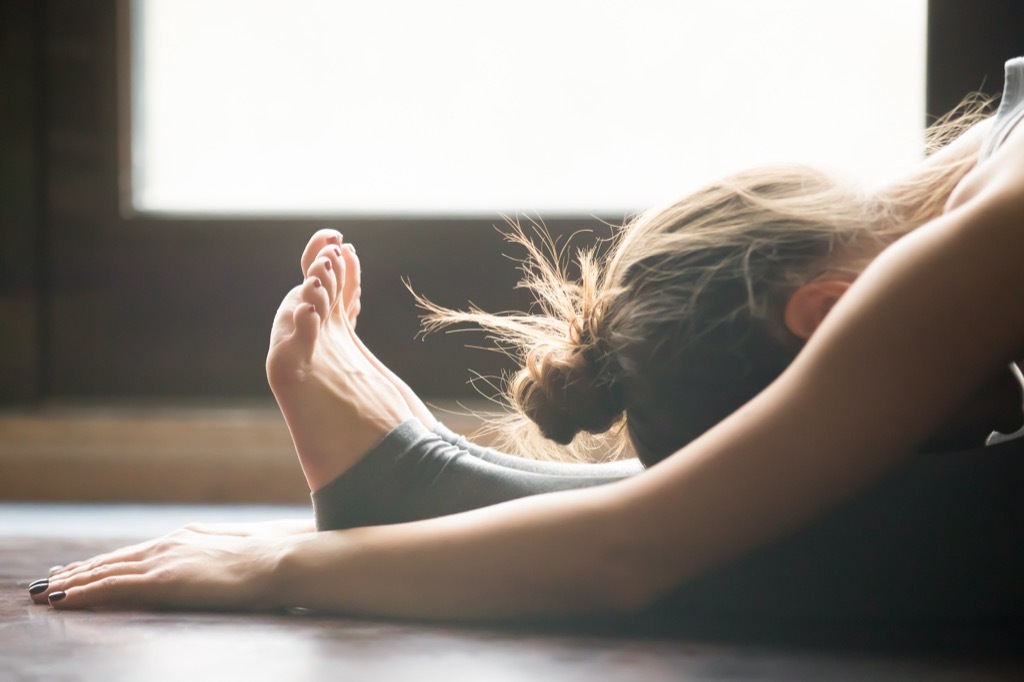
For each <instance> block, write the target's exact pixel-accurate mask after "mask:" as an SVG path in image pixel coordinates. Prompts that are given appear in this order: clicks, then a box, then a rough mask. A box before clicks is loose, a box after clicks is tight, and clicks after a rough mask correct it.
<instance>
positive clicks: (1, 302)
mask: <svg viewBox="0 0 1024 682" xmlns="http://www.w3.org/2000/svg"><path fill="white" fill-rule="evenodd" d="M39 28H40V22H39V13H38V11H37V6H35V5H33V4H31V3H28V2H7V3H0V98H2V102H0V400H5V401H12V400H30V399H33V398H35V397H37V396H39V395H40V394H41V392H42V391H41V386H40V385H39V373H40V368H41V357H42V354H44V353H45V347H44V346H43V345H42V338H43V335H42V334H40V331H41V330H40V319H39V316H38V313H39V310H40V284H41V282H42V278H41V277H40V267H39V260H40V259H39V258H38V257H37V256H38V253H39V250H40V248H41V245H40V241H39V240H40V239H41V231H40V229H39V228H40V223H39V211H38V209H39V202H40V188H41V177H40V165H39V158H38V140H39V126H38V122H39V111H38V105H39V101H40V87H41V84H40V82H39V81H40V78H39V61H40V52H39V50H38V32H39Z"/></svg>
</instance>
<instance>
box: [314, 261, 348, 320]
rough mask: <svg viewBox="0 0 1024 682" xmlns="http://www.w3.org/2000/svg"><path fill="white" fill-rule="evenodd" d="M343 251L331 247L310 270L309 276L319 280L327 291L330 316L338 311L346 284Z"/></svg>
mask: <svg viewBox="0 0 1024 682" xmlns="http://www.w3.org/2000/svg"><path fill="white" fill-rule="evenodd" d="M341 254H342V251H341V249H340V248H337V247H329V248H327V249H325V250H324V251H323V252H321V255H320V256H319V257H318V258H317V259H316V260H315V261H313V265H312V266H311V267H310V268H309V272H308V275H309V276H310V277H316V278H317V279H319V280H320V281H321V282H322V283H323V285H324V288H325V289H326V290H327V296H328V299H329V310H328V314H329V313H332V312H334V311H335V310H336V307H337V305H338V302H339V300H340V299H341V297H342V295H343V292H344V283H345V272H346V270H347V268H346V267H345V261H344V260H342V257H341Z"/></svg>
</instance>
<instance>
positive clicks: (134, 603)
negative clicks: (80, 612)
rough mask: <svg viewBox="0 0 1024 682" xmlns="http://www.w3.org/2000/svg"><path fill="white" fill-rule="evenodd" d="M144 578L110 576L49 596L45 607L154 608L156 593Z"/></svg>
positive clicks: (157, 592) (60, 608)
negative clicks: (47, 604)
mask: <svg viewBox="0 0 1024 682" xmlns="http://www.w3.org/2000/svg"><path fill="white" fill-rule="evenodd" d="M155 587H156V586H155V585H154V584H153V582H152V581H150V580H148V579H147V577H146V576H145V575H134V574H133V575H112V576H108V577H106V578H101V579H99V580H96V581H95V582H91V583H87V584H85V585H79V586H76V587H68V588H66V589H64V590H60V591H55V592H51V593H50V595H49V604H50V606H52V607H53V608H55V609H59V610H62V611H64V610H75V609H94V608H131V607H144V606H148V607H155V606H160V605H161V604H160V603H159V602H158V601H157V600H156V599H155V597H156V596H158V595H159V591H158V590H156V589H154V588H155Z"/></svg>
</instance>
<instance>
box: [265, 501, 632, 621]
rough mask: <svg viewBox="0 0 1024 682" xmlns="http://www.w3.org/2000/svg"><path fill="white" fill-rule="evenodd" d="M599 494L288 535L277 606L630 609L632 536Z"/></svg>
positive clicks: (486, 611)
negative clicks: (368, 526) (395, 522)
mask: <svg viewBox="0 0 1024 682" xmlns="http://www.w3.org/2000/svg"><path fill="white" fill-rule="evenodd" d="M609 487H611V486H609ZM599 490H600V489H590V490H581V491H571V492H563V493H557V494H552V495H542V496H537V497H531V498H527V499H522V500H515V501H512V502H508V503H504V504H501V505H497V506H494V507H489V508H486V509H480V510H476V511H472V512H467V513H464V514H458V515H454V516H448V517H443V518H438V519H430V520H427V521H420V522H416V523H409V524H402V525H394V526H386V527H373V528H363V529H355V530H348V531H338V532H326V533H317V534H315V535H306V536H299V537H296V538H292V539H289V541H288V544H287V546H286V549H285V552H284V556H283V559H282V561H281V563H280V568H279V575H278V576H277V579H276V580H275V583H276V584H278V585H280V588H279V589H280V590H281V595H280V599H281V604H282V605H293V606H305V607H309V608H313V609H318V610H325V611H333V612H340V613H354V614H367V615H378V616H398V617H413V618H446V619H448V618H454V619H493V618H517V617H536V616H566V615H571V614H581V613H592V612H598V611H599V612H615V611H621V610H624V609H625V610H628V609H632V608H635V607H637V606H639V605H641V603H640V602H641V601H642V600H643V599H644V598H645V595H646V591H645V590H643V589H642V588H643V585H641V584H640V583H639V582H638V581H637V580H636V578H638V577H639V576H638V575H635V574H634V572H633V566H632V565H631V560H630V557H632V556H636V555H637V554H638V553H637V552H635V551H633V548H632V547H631V545H632V542H633V538H634V537H635V533H632V532H631V531H630V529H629V528H628V527H627V525H626V524H625V523H624V520H625V519H626V518H628V517H627V516H626V515H623V514H621V513H618V512H617V511H616V509H615V507H614V502H611V499H612V498H611V497H610V496H608V495H605V494H602V493H600V492H598V491H599Z"/></svg>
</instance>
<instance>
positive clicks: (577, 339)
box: [418, 100, 987, 464]
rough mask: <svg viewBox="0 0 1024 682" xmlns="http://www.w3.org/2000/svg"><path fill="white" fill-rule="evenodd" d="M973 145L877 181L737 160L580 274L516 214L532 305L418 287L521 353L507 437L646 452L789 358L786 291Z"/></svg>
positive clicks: (979, 109) (938, 142) (951, 130)
mask: <svg viewBox="0 0 1024 682" xmlns="http://www.w3.org/2000/svg"><path fill="white" fill-rule="evenodd" d="M985 104H987V103H984V102H979V101H978V100H968V101H965V104H964V105H962V107H960V108H958V111H957V112H956V113H955V114H954V115H951V116H948V117H947V118H945V119H944V120H942V121H940V122H939V124H937V125H935V126H933V127H932V128H930V129H929V134H928V139H929V140H930V141H931V144H930V148H929V151H934V150H935V149H937V148H939V147H941V146H942V145H943V144H944V143H945V142H948V141H949V140H950V139H953V138H955V137H957V136H958V135H959V134H961V133H962V132H963V131H964V130H966V129H967V128H968V127H969V126H970V125H971V124H973V123H974V122H976V121H978V120H979V119H980V118H982V117H983V115H984V105H985ZM976 156H977V151H976V150H975V151H973V152H971V153H968V154H966V155H964V156H961V157H958V158H956V159H953V160H951V161H950V162H948V163H932V164H925V165H924V166H923V169H924V170H923V171H921V172H919V173H917V174H916V175H915V176H913V177H912V178H910V179H907V180H905V181H902V182H898V183H895V184H893V185H890V186H888V187H886V189H885V190H882V191H867V190H865V189H864V188H861V187H859V186H857V185H855V184H852V183H849V182H845V181H842V180H840V179H837V178H836V177H834V176H832V175H831V174H829V173H826V172H823V171H820V170H816V169H814V168H811V167H807V166H802V165H784V166H773V167H764V168H757V169H753V170H747V171H743V172H740V173H736V174H734V175H731V176H729V177H726V178H723V179H721V180H719V181H717V182H714V183H712V184H710V185H707V186H706V187H704V188H702V189H700V190H698V191H696V192H694V193H692V194H690V195H689V196H686V197H684V198H683V199H681V200H679V201H677V202H676V203H674V204H672V205H671V206H668V207H665V208H662V209H660V210H656V211H651V212H647V213H644V214H641V215H639V216H637V217H636V218H634V219H633V220H632V221H630V222H629V223H628V224H626V225H625V226H623V227H622V228H620V229H619V230H618V231H617V234H615V236H614V238H613V239H611V240H610V242H609V243H606V244H603V245H600V246H604V247H605V248H600V246H599V248H592V249H585V250H579V251H577V252H576V254H575V256H576V263H577V265H578V268H579V276H578V277H577V278H570V277H569V276H568V275H567V270H568V267H567V266H568V263H567V260H568V258H567V257H566V255H567V249H566V248H558V246H557V245H556V244H555V242H554V241H553V240H552V239H551V238H550V237H549V236H548V235H547V234H546V232H545V231H544V230H543V229H542V228H541V227H539V226H537V225H535V226H534V230H533V232H534V234H533V235H532V237H531V236H530V235H528V234H527V233H526V231H525V230H524V229H523V228H522V227H521V226H520V225H519V224H518V223H513V224H512V228H513V229H512V230H511V231H510V233H509V238H510V239H511V240H512V241H514V242H516V243H518V244H521V245H522V246H523V247H524V248H525V249H526V252H527V257H526V258H525V259H524V260H523V261H522V271H523V274H524V276H523V280H522V282H521V286H524V287H526V288H528V289H529V290H531V292H532V293H533V295H534V298H535V301H536V307H535V310H533V311H532V312H530V313H511V314H503V315H493V314H488V313H485V312H484V311H482V310H479V309H475V308H471V309H470V310H468V311H454V310H449V309H446V308H442V307H440V306H437V305H434V304H432V303H431V302H429V301H427V300H426V299H424V298H422V297H418V300H419V302H420V304H421V305H422V306H424V307H425V308H426V309H427V310H428V315H427V316H426V318H425V319H426V329H427V330H432V329H436V328H438V327H441V326H447V325H451V324H470V325H473V326H476V327H479V328H481V329H483V330H485V331H486V332H488V333H489V335H490V338H491V340H492V341H493V342H494V344H495V346H496V347H497V348H499V349H501V350H503V351H504V352H506V353H508V354H510V355H511V356H513V357H514V358H515V359H516V360H517V361H518V362H519V363H520V366H521V369H520V370H519V371H518V372H516V373H515V374H513V375H511V376H509V377H505V380H504V385H505V388H506V395H507V399H508V403H509V405H510V406H511V408H512V410H511V413H510V415H509V416H506V417H503V418H502V419H500V420H499V421H500V425H501V429H502V431H503V432H504V434H505V438H504V441H503V443H502V447H506V448H508V449H510V450H513V451H518V452H520V453H521V454H524V455H528V456H534V457H537V456H540V457H547V458H558V459H566V458H572V459H583V460H595V459H607V458H614V457H619V456H624V455H627V454H630V453H631V452H633V451H635V452H636V453H637V454H639V455H640V457H641V459H643V460H644V462H645V463H647V464H651V463H653V462H655V461H658V460H660V459H661V458H663V457H665V456H667V455H668V454H670V453H671V452H673V451H675V450H676V449H678V448H680V447H682V446H683V445H685V444H686V443H687V442H689V441H690V440H692V439H693V438H695V437H697V436H698V435H700V434H701V433H703V432H704V431H705V430H707V429H708V428H710V427H711V426H713V425H714V424H715V423H717V422H718V421H719V420H720V419H722V418H724V417H725V416H727V415H728V414H729V413H731V412H732V411H734V410H735V409H736V408H738V407H739V406H740V405H742V404H743V403H744V402H746V401H747V400H749V399H750V398H752V397H753V396H754V395H756V394H757V393H758V392H759V391H760V390H762V389H763V388H764V387H766V386H767V385H768V384H769V383H771V381H773V380H774V379H775V377H777V376H778V374H779V373H781V372H782V370H784V369H785V367H786V366H787V365H788V364H789V363H790V362H791V361H792V359H793V358H794V357H795V356H796V353H797V352H799V350H800V347H801V345H802V342H801V341H800V340H799V339H797V338H796V337H794V336H793V335H792V334H790V333H789V332H788V331H787V329H786V328H785V326H784V324H783V322H782V316H783V310H784V306H785V303H786V301H787V300H788V298H789V295H790V294H791V293H792V292H793V291H795V290H796V289H797V288H799V287H800V286H802V285H803V284H805V283H807V282H809V281H811V280H812V279H814V278H815V277H817V276H818V275H820V274H822V273H824V272H826V271H836V270H847V271H849V272H851V273H852V274H854V275H855V274H857V273H859V272H860V270H861V269H863V267H864V266H865V265H866V264H867V263H868V262H869V261H870V260H871V259H873V258H874V257H875V256H877V254H878V253H879V252H881V251H882V250H883V249H884V248H885V247H886V246H887V245H889V244H891V243H892V242H893V241H895V240H896V239H898V238H899V237H901V236H902V235H904V234H906V233H907V232H909V231H911V230H913V229H915V228H916V227H918V226H920V225H921V224H923V223H925V222H927V221H928V220H930V219H932V218H934V217H936V216H938V215H939V214H940V213H941V212H942V210H943V206H944V204H945V202H946V200H947V198H948V197H949V194H950V193H951V192H952V190H953V188H954V187H955V186H956V184H957V183H958V182H959V181H960V179H961V178H962V177H963V176H964V175H965V174H966V173H967V171H968V170H969V169H970V168H971V167H972V166H973V165H974V163H975V161H976ZM538 433H539V434H541V435H543V436H544V437H545V438H546V439H547V442H545V441H544V440H543V439H538V437H537V434H538ZM581 434H583V435H581ZM627 434H628V437H627ZM552 442H553V443H556V444H558V446H552ZM570 444H571V447H568V448H566V447H563V446H569V445H570Z"/></svg>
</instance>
